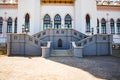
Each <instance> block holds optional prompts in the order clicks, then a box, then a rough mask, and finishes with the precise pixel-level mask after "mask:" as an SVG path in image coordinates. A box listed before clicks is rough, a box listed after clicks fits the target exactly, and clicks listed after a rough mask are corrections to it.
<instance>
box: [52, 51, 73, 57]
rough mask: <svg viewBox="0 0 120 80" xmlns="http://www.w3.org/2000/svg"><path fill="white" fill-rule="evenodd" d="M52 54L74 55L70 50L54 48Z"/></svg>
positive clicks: (54, 55)
mask: <svg viewBox="0 0 120 80" xmlns="http://www.w3.org/2000/svg"><path fill="white" fill-rule="evenodd" d="M51 56H53V57H57V56H58V57H59V56H61V57H62V56H66V57H67V56H73V54H72V53H71V51H70V50H53V51H52V54H51Z"/></svg>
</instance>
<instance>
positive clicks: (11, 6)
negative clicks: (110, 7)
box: [0, 4, 18, 9]
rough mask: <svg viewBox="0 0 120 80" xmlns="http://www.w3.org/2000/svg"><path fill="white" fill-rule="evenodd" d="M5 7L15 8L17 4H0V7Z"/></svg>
mask: <svg viewBox="0 0 120 80" xmlns="http://www.w3.org/2000/svg"><path fill="white" fill-rule="evenodd" d="M5 8H7V9H9V8H10V9H11V8H12V9H16V8H18V5H17V4H0V9H5Z"/></svg>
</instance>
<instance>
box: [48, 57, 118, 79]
mask: <svg viewBox="0 0 120 80" xmlns="http://www.w3.org/2000/svg"><path fill="white" fill-rule="evenodd" d="M47 59H48V60H51V61H54V62H58V63H62V64H65V65H68V66H71V67H75V68H78V69H82V70H84V71H87V72H89V73H90V74H92V75H93V76H95V77H96V78H101V79H105V80H120V68H119V66H120V58H117V57H112V56H99V57H97V56H91V57H90V56H89V57H88V56H87V57H84V58H75V57H49V58H47ZM113 65H114V66H113ZM86 77H87V76H86Z"/></svg>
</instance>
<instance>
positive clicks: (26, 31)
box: [22, 25, 29, 34]
mask: <svg viewBox="0 0 120 80" xmlns="http://www.w3.org/2000/svg"><path fill="white" fill-rule="evenodd" d="M24 32H25V33H26V34H27V33H28V32H29V29H28V28H27V27H26V26H25V25H22V33H24Z"/></svg>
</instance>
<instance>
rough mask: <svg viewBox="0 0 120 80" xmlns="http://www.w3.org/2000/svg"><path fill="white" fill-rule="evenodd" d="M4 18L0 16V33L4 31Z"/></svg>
mask: <svg viewBox="0 0 120 80" xmlns="http://www.w3.org/2000/svg"><path fill="white" fill-rule="evenodd" d="M2 26H3V18H2V17H0V33H2Z"/></svg>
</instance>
